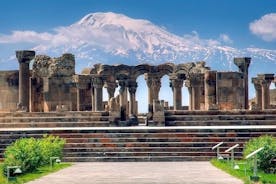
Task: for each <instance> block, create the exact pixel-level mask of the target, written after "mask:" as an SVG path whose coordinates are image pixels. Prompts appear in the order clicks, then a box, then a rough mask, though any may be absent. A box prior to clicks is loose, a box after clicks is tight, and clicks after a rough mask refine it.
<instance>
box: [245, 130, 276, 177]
mask: <svg viewBox="0 0 276 184" xmlns="http://www.w3.org/2000/svg"><path fill="white" fill-rule="evenodd" d="M260 147H264V149H263V150H262V151H261V152H259V153H258V154H257V159H258V162H257V164H258V168H260V169H261V170H263V171H264V172H266V173H268V172H270V171H271V170H275V169H276V166H275V165H273V164H272V163H271V159H273V158H274V157H275V156H276V138H274V137H272V136H268V135H265V136H260V137H257V138H253V139H250V140H249V141H248V142H247V143H246V144H245V149H244V151H243V155H244V156H247V155H248V154H250V153H251V152H253V151H255V150H256V149H258V148H260ZM252 161H253V158H252V159H250V162H252Z"/></svg>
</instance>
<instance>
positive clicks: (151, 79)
mask: <svg viewBox="0 0 276 184" xmlns="http://www.w3.org/2000/svg"><path fill="white" fill-rule="evenodd" d="M161 77H162V76H161V75H160V74H159V73H146V74H145V80H146V82H147V85H148V87H152V88H159V89H160V87H161Z"/></svg>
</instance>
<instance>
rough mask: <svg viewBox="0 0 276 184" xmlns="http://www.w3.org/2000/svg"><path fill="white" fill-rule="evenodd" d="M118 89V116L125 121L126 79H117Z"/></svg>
mask: <svg viewBox="0 0 276 184" xmlns="http://www.w3.org/2000/svg"><path fill="white" fill-rule="evenodd" d="M118 83H119V86H120V89H119V98H120V99H119V100H120V114H121V120H122V121H125V120H126V116H127V115H126V100H125V99H126V97H125V96H126V79H119V80H118Z"/></svg>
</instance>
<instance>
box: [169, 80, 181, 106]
mask: <svg viewBox="0 0 276 184" xmlns="http://www.w3.org/2000/svg"><path fill="white" fill-rule="evenodd" d="M170 80H171V83H170V84H171V87H172V90H173V108H174V110H181V109H182V91H181V89H182V86H183V80H182V79H177V78H171V79H170Z"/></svg>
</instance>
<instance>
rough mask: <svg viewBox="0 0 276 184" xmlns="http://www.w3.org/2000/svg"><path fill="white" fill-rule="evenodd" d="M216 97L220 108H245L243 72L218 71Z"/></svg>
mask: <svg viewBox="0 0 276 184" xmlns="http://www.w3.org/2000/svg"><path fill="white" fill-rule="evenodd" d="M216 97H217V100H216V101H217V105H218V108H219V110H232V109H243V108H244V99H245V98H244V84H243V74H242V73H240V72H217V76H216Z"/></svg>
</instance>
